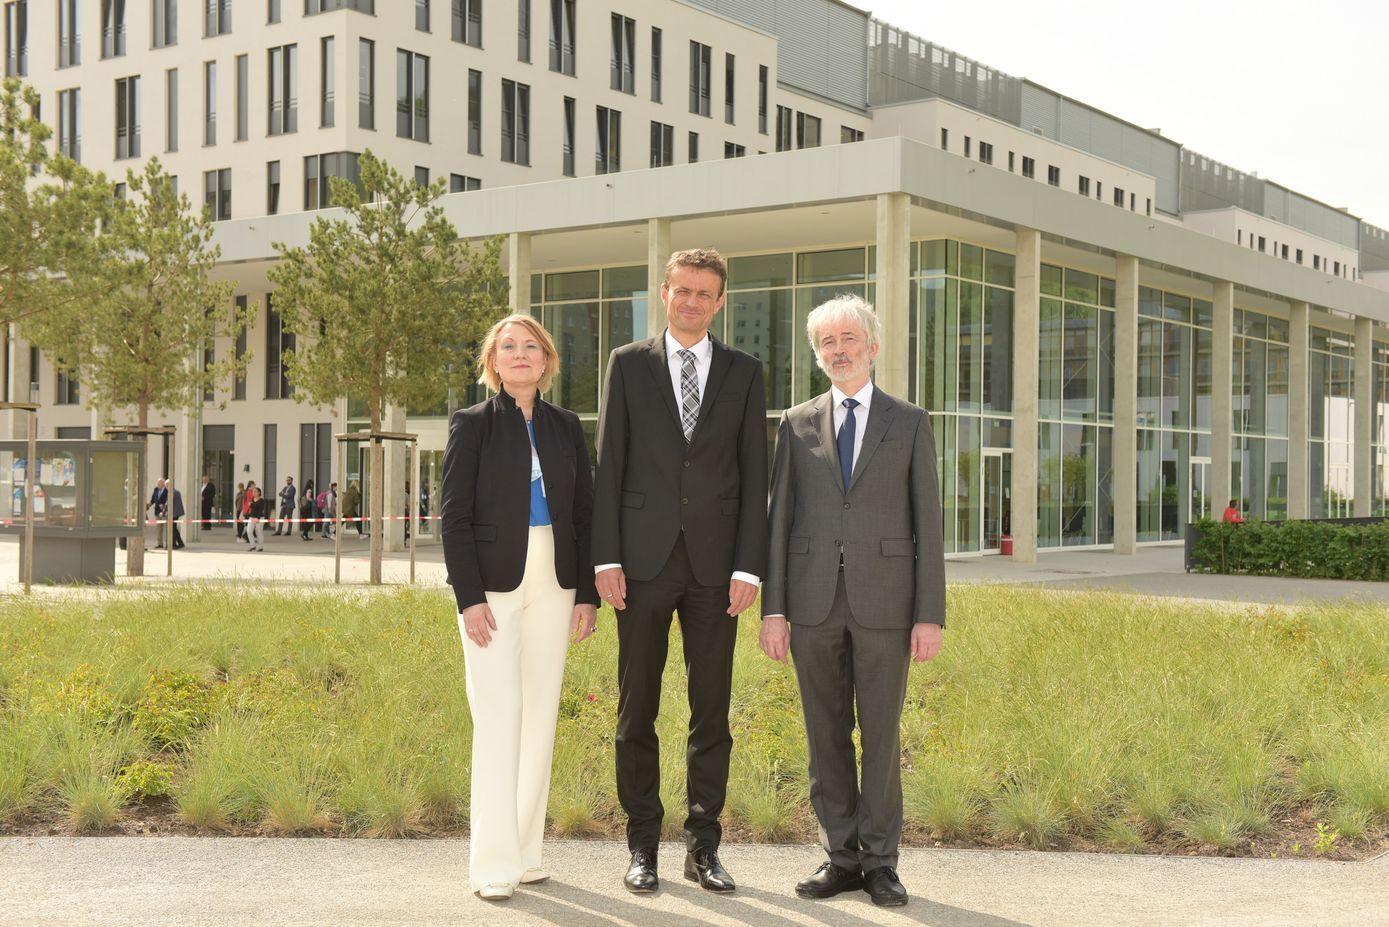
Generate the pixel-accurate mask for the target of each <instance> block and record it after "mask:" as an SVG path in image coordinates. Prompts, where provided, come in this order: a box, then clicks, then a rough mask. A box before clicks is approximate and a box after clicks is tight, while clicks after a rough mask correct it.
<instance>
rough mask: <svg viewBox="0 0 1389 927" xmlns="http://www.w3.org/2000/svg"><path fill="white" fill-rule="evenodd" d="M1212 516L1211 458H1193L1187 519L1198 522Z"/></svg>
mask: <svg viewBox="0 0 1389 927" xmlns="http://www.w3.org/2000/svg"><path fill="white" fill-rule="evenodd" d="M1211 517H1212V506H1211V459H1210V458H1209V457H1193V458H1191V503H1190V506H1189V508H1188V509H1187V521H1188V522H1196V521H1200V520H1201V519H1202V518H1211Z"/></svg>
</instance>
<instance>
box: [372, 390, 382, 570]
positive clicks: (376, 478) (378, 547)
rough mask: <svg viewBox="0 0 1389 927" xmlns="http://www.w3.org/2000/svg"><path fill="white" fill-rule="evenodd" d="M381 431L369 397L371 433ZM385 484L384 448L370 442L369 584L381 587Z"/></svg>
mask: <svg viewBox="0 0 1389 927" xmlns="http://www.w3.org/2000/svg"><path fill="white" fill-rule="evenodd" d="M380 430H381V403H380V401H379V400H378V399H377V398H376V397H375V396H373V397H371V431H372V433H373V434H375V433H376V432H378V431H380ZM385 482H386V447H385V445H384V444H383V443H382V442H380V441H376V440H373V441H372V442H371V584H372V585H373V586H379V585H381V551H382V549H383V547H384V543H383V542H384V541H385V533H386V523H385V521H384V520H383V519H382V514H383V513H382V511H381V509H382V505H381V503H382V500H383V494H384V492H385Z"/></svg>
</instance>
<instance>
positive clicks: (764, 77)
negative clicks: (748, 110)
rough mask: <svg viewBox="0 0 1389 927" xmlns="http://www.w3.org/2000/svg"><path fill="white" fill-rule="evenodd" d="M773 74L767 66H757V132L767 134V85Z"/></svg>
mask: <svg viewBox="0 0 1389 927" xmlns="http://www.w3.org/2000/svg"><path fill="white" fill-rule="evenodd" d="M770 80H771V73H770V71H768V69H767V66H766V65H765V64H759V65H758V66H757V131H758V132H761V133H762V134H763V135H766V134H767V93H768V89H767V85H768V83H769V82H770Z"/></svg>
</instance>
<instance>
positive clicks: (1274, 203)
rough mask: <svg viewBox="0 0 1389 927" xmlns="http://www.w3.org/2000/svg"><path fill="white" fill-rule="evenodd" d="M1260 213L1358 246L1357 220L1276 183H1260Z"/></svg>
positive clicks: (1337, 241)
mask: <svg viewBox="0 0 1389 927" xmlns="http://www.w3.org/2000/svg"><path fill="white" fill-rule="evenodd" d="M1263 214H1264V216H1266V217H1267V218H1269V219H1273V220H1275V221H1278V222H1282V223H1283V224H1284V225H1291V226H1292V227H1293V228H1295V229H1302V230H1303V231H1304V232H1310V233H1311V234H1313V235H1317V236H1319V237H1321V238H1325V239H1327V240H1328V241H1334V242H1336V243H1337V244H1340V245H1345V246H1346V247H1348V248H1358V247H1359V246H1360V220H1359V219H1357V218H1355V217H1354V216H1352V215H1349V214H1348V213H1344V212H1341V210H1339V209H1334V208H1332V207H1330V206H1327V205H1326V204H1325V203H1319V202H1317V201H1316V200H1313V199H1309V198H1308V197H1305V196H1303V195H1302V194H1300V193H1296V192H1294V191H1292V190H1289V189H1287V188H1286V187H1280V186H1278V185H1277V184H1273V183H1265V184H1264V213H1263Z"/></svg>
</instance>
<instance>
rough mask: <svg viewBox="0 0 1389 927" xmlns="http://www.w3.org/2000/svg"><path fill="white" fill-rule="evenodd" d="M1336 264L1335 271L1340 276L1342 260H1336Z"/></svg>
mask: <svg viewBox="0 0 1389 927" xmlns="http://www.w3.org/2000/svg"><path fill="white" fill-rule="evenodd" d="M1335 266H1336V270H1335V271H1334V273H1335V274H1336V276H1338V277H1339V276H1341V262H1340V261H1336V262H1335Z"/></svg>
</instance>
